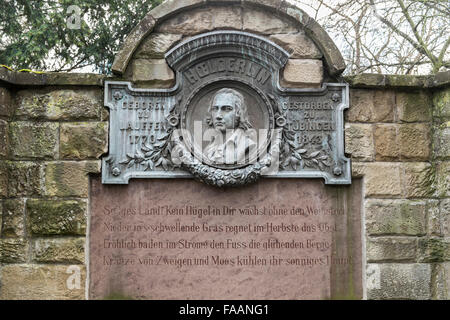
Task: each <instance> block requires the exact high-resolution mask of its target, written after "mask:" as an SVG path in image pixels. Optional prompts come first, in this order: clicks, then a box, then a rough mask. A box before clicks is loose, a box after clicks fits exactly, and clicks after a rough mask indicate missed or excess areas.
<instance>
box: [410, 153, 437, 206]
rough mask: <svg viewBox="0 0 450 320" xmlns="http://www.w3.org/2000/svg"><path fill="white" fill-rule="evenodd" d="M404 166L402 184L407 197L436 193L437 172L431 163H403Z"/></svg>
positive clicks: (423, 196) (421, 196) (420, 196)
mask: <svg viewBox="0 0 450 320" xmlns="http://www.w3.org/2000/svg"><path fill="white" fill-rule="evenodd" d="M402 167H403V169H404V172H403V174H402V184H403V190H404V194H405V197H406V198H426V197H431V196H434V195H435V194H436V173H435V169H434V168H433V167H432V166H431V165H430V164H429V163H427V162H410V163H403V164H402Z"/></svg>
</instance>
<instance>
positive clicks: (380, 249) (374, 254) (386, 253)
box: [367, 237, 417, 262]
mask: <svg viewBox="0 0 450 320" xmlns="http://www.w3.org/2000/svg"><path fill="white" fill-rule="evenodd" d="M416 250H417V239H416V238H409V237H408V238H403V237H391V238H369V239H368V241H367V261H368V262H381V261H404V260H410V261H413V260H415V258H416Z"/></svg>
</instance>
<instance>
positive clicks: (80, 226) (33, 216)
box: [26, 200, 86, 235]
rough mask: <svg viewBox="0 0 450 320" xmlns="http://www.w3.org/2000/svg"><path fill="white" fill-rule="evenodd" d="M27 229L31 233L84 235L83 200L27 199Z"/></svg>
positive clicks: (84, 215) (84, 213)
mask: <svg viewBox="0 0 450 320" xmlns="http://www.w3.org/2000/svg"><path fill="white" fill-rule="evenodd" d="M26 210H27V216H28V227H29V231H30V233H31V234H33V235H85V233H86V203H85V202H84V201H74V200H67V201H56V200H27V203H26Z"/></svg>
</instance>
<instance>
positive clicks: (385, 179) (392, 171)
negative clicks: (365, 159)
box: [364, 162, 402, 197]
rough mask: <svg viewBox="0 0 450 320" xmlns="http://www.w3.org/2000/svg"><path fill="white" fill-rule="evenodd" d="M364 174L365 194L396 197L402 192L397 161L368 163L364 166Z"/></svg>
mask: <svg viewBox="0 0 450 320" xmlns="http://www.w3.org/2000/svg"><path fill="white" fill-rule="evenodd" d="M364 174H365V182H366V187H365V193H366V196H369V197H370V196H390V197H398V196H400V195H401V194H402V187H401V180H400V165H399V164H398V163H392V162H386V163H383V162H378V163H370V164H367V166H366V167H365V168H364Z"/></svg>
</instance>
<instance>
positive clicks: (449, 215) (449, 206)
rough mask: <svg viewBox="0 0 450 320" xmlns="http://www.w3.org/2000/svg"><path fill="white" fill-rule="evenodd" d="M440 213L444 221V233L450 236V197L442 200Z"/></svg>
mask: <svg viewBox="0 0 450 320" xmlns="http://www.w3.org/2000/svg"><path fill="white" fill-rule="evenodd" d="M440 215H441V221H442V233H443V235H444V236H445V237H449V236H450V199H443V200H441V206H440Z"/></svg>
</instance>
